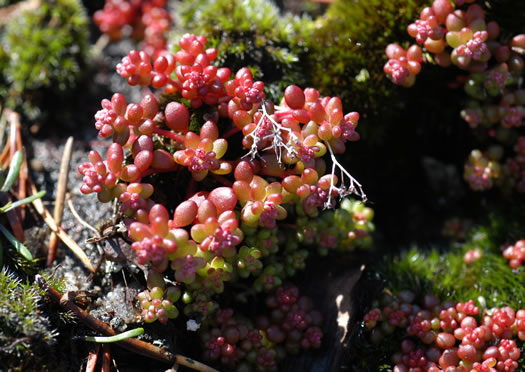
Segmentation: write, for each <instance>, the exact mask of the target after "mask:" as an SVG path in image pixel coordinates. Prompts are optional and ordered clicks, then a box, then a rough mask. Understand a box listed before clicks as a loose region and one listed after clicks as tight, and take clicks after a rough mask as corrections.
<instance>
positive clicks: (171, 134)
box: [153, 128, 184, 144]
mask: <svg viewBox="0 0 525 372" xmlns="http://www.w3.org/2000/svg"><path fill="white" fill-rule="evenodd" d="M153 133H157V134H160V135H161V136H164V137H168V138H171V139H172V140H174V141H176V142H178V143H180V144H183V143H184V136H183V135H182V134H178V133H174V132H172V131H169V130H165V129H159V128H156V129H155V130H154V131H153Z"/></svg>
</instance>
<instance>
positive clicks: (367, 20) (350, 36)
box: [306, 0, 429, 129]
mask: <svg viewBox="0 0 525 372" xmlns="http://www.w3.org/2000/svg"><path fill="white" fill-rule="evenodd" d="M428 3H429V1H426V0H402V1H393V0H387V1H385V0H336V1H334V2H333V3H332V5H331V6H330V7H329V8H328V10H327V12H326V14H325V15H324V16H323V17H321V18H319V19H318V20H317V26H318V27H317V28H316V29H315V30H314V32H313V33H312V34H311V35H310V36H309V37H307V38H306V42H307V44H308V48H309V49H310V50H311V52H310V53H309V54H308V64H309V68H310V71H311V79H312V86H315V87H316V88H317V89H319V90H320V91H321V93H322V94H323V95H330V96H332V95H338V96H340V97H341V99H342V100H343V105H344V107H345V109H346V110H352V111H354V110H355V111H358V112H360V113H361V115H362V117H363V118H364V119H365V121H367V120H368V121H370V122H372V123H373V124H378V123H380V122H385V121H387V122H388V119H389V118H391V117H392V116H393V115H394V114H396V111H398V110H396V108H395V107H393V105H396V102H397V101H398V97H397V92H398V91H399V90H400V88H398V87H396V86H394V85H393V84H392V83H391V82H390V81H389V80H388V79H387V78H386V77H385V76H384V73H383V68H382V67H383V65H384V64H385V63H386V57H385V48H386V46H387V45H388V44H389V43H392V42H403V41H408V40H409V39H410V37H409V35H408V34H407V32H406V27H407V25H408V24H409V23H411V22H412V21H413V20H414V19H415V18H416V17H417V15H418V14H419V11H420V9H421V8H422V7H423V6H425V5H427V4H428ZM364 129H367V128H364Z"/></svg>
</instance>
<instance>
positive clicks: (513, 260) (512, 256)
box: [503, 240, 525, 269]
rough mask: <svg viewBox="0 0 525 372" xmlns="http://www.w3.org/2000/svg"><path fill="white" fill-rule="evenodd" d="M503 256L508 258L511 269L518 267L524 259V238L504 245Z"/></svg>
mask: <svg viewBox="0 0 525 372" xmlns="http://www.w3.org/2000/svg"><path fill="white" fill-rule="evenodd" d="M503 257H505V259H507V260H509V266H510V267H512V268H513V269H516V268H518V267H520V266H521V265H522V264H523V262H524V261H525V240H518V241H517V242H516V243H514V244H511V245H509V246H508V247H506V248H505V250H504V251H503Z"/></svg>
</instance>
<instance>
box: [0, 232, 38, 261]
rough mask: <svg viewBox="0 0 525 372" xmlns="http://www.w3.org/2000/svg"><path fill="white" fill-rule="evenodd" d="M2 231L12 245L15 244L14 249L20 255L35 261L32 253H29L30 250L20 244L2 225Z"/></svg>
mask: <svg viewBox="0 0 525 372" xmlns="http://www.w3.org/2000/svg"><path fill="white" fill-rule="evenodd" d="M0 231H1V232H2V233H3V234H4V236H5V237H6V238H7V240H9V242H10V243H11V244H13V247H15V249H16V250H17V251H18V253H20V254H21V255H22V256H24V258H25V259H27V260H29V261H31V260H33V255H32V254H31V252H29V249H27V247H26V246H25V245H23V244H22V243H20V242H19V241H18V240H17V239H16V238H15V237H14V236H13V234H11V233H10V232H9V230H7V229H6V228H5V227H4V226H3V225H0Z"/></svg>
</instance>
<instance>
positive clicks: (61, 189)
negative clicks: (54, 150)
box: [47, 137, 74, 267]
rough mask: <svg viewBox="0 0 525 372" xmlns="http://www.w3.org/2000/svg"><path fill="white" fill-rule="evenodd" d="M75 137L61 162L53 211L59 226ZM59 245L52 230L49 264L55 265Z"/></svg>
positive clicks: (71, 139) (65, 148)
mask: <svg viewBox="0 0 525 372" xmlns="http://www.w3.org/2000/svg"><path fill="white" fill-rule="evenodd" d="M73 141H74V140H73V137H69V138H68V139H67V141H66V144H65V146H64V153H63V155H62V161H61V162H60V172H59V174H58V186H57V196H56V199H55V209H54V211H53V218H54V220H55V222H56V224H57V225H58V226H60V224H61V223H62V215H63V214H64V200H65V199H66V191H67V178H68V174H69V164H70V163H71V154H72V153H73ZM57 246H58V236H57V234H56V233H55V232H51V236H50V237H49V251H48V252H47V266H48V267H49V266H51V265H53V261H54V260H55V255H56V250H57Z"/></svg>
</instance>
